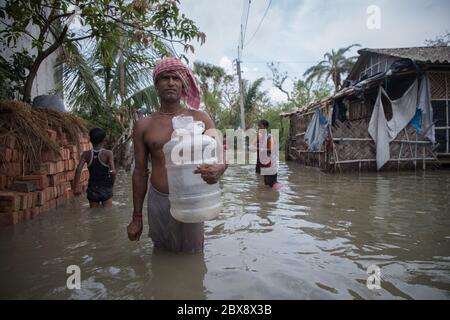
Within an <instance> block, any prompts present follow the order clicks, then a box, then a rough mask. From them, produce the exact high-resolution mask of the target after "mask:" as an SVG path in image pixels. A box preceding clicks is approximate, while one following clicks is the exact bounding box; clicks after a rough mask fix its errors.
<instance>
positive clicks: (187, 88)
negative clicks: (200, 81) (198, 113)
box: [153, 57, 200, 109]
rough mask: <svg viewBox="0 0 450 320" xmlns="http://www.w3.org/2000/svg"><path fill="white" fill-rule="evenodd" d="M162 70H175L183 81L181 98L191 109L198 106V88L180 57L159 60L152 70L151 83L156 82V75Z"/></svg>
mask: <svg viewBox="0 0 450 320" xmlns="http://www.w3.org/2000/svg"><path fill="white" fill-rule="evenodd" d="M163 72H175V73H177V74H178V75H179V76H180V78H181V80H182V81H183V93H182V98H183V99H184V100H185V101H186V103H187V105H188V107H190V108H191V109H198V108H199V106H200V90H199V89H198V87H197V83H196V82H195V78H194V75H193V74H192V71H191V70H190V69H189V68H188V67H186V66H185V65H184V64H183V62H181V60H180V59H178V58H176V57H170V58H166V59H163V60H161V61H160V62H159V63H158V64H157V65H156V68H155V70H154V71H153V83H154V84H156V81H157V80H158V77H159V76H160V75H161V73H163Z"/></svg>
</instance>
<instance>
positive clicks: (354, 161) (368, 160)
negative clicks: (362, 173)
mask: <svg viewBox="0 0 450 320" xmlns="http://www.w3.org/2000/svg"><path fill="white" fill-rule="evenodd" d="M414 160H436V158H430V157H427V158H401V159H397V160H396V159H389V160H388V162H390V161H414ZM376 161H377V159H356V160H341V161H337V162H335V163H336V164H339V163H356V162H376Z"/></svg>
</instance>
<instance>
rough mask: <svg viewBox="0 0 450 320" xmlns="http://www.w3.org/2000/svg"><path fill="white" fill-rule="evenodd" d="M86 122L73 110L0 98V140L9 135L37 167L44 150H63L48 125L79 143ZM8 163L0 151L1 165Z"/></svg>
mask: <svg viewBox="0 0 450 320" xmlns="http://www.w3.org/2000/svg"><path fill="white" fill-rule="evenodd" d="M86 124H87V123H86V122H85V121H84V120H83V119H81V118H78V117H76V116H74V115H72V114H70V113H65V112H59V111H55V110H50V109H34V108H32V107H31V106H30V105H29V104H27V103H23V102H19V101H10V100H0V144H1V142H2V141H5V139H7V138H8V137H13V138H15V139H16V140H17V142H18V147H19V150H20V151H21V152H22V153H23V155H24V159H23V160H24V162H25V163H28V164H29V165H30V166H31V167H33V168H34V167H37V166H39V164H40V163H41V160H42V151H50V152H53V153H59V144H60V143H61V142H62V141H59V143H58V142H56V141H53V140H51V139H50V138H49V137H48V134H47V131H46V129H54V130H56V131H59V132H61V133H64V134H65V135H66V137H67V139H68V142H70V143H73V144H79V137H80V134H83V133H86V131H87V129H86ZM3 163H5V161H4V159H3V155H2V154H0V165H1V164H3Z"/></svg>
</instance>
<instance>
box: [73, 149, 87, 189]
mask: <svg viewBox="0 0 450 320" xmlns="http://www.w3.org/2000/svg"><path fill="white" fill-rule="evenodd" d="M85 163H86V151H85V152H83V153H82V154H81V158H80V162H78V166H77V170H76V171H75V179H74V182H73V194H74V195H76V196H78V195H80V194H81V190H80V177H81V171H83V166H84V164H85Z"/></svg>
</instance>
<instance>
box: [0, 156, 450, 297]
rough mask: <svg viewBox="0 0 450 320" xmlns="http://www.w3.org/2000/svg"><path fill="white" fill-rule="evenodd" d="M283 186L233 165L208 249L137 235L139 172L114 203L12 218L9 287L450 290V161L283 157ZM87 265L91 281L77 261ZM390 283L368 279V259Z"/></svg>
mask: <svg viewBox="0 0 450 320" xmlns="http://www.w3.org/2000/svg"><path fill="white" fill-rule="evenodd" d="M278 176H279V178H278V180H279V181H280V182H281V183H282V184H283V185H284V188H283V189H282V190H281V192H274V191H272V190H271V189H270V188H268V187H266V186H264V183H263V180H262V177H261V176H256V175H255V173H254V167H253V166H230V168H229V169H228V171H227V173H226V175H225V176H224V178H223V180H222V181H221V186H222V196H223V211H222V213H221V214H220V216H219V217H218V218H217V219H214V220H212V221H208V222H207V223H206V224H205V231H206V233H205V253H204V255H189V254H172V253H168V252H165V251H156V250H154V248H153V245H152V242H151V240H150V239H149V238H148V237H146V236H145V235H146V234H147V233H148V232H147V231H148V230H147V228H148V226H147V223H144V231H143V236H142V238H141V241H139V242H130V241H129V240H128V238H127V235H126V229H125V228H126V225H127V224H128V222H129V219H130V215H131V212H132V202H131V177H130V176H129V175H128V174H125V173H121V174H120V175H119V176H118V180H117V187H116V190H115V196H114V207H113V208H112V209H110V210H108V209H106V208H97V209H95V210H91V209H89V208H88V205H87V202H86V199H84V198H81V199H77V200H74V201H72V202H71V203H69V204H67V205H65V206H63V207H59V208H57V209H56V210H54V211H52V212H48V213H45V214H42V215H40V216H38V217H37V218H35V219H33V220H31V221H27V222H25V223H22V224H19V225H17V226H15V227H8V228H2V229H0V260H1V261H2V263H1V264H0V283H1V286H0V298H4V299H5V298H8V299H27V298H35V299H40V298H44V299H311V298H313V299H430V298H437V299H449V298H450V255H449V252H450V171H445V170H443V171H430V172H425V173H423V172H417V173H414V172H407V173H402V172H392V173H381V174H376V173H364V174H345V175H339V174H337V175H329V174H325V173H323V172H320V171H318V170H315V169H310V168H309V169H308V168H304V167H302V166H299V165H297V164H295V163H282V164H281V165H280V170H279V175H278ZM73 264H75V265H78V266H80V269H81V272H82V289H81V290H74V291H71V290H68V289H67V287H66V279H67V276H68V275H67V274H66V268H67V266H69V265H73ZM370 265H377V266H378V267H380V269H381V278H382V281H381V289H379V290H369V289H368V288H367V287H366V281H367V277H368V274H367V272H366V270H367V267H368V266H370Z"/></svg>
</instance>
